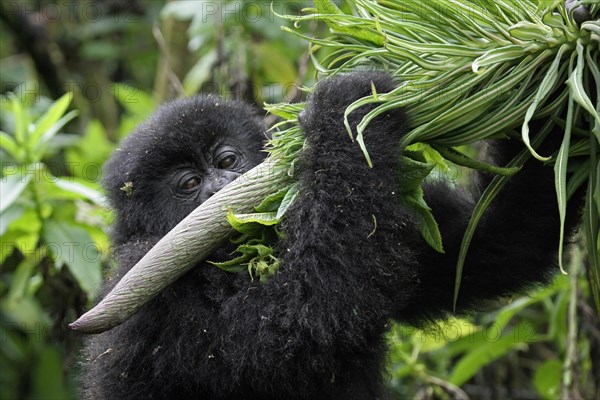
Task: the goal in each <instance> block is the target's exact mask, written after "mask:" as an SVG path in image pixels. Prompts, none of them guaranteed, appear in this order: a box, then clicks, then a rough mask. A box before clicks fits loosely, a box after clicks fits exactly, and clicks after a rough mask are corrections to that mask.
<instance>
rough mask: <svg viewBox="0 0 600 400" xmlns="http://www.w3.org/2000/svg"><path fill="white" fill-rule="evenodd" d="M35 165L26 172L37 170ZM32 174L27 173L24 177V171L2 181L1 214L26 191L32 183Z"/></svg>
mask: <svg viewBox="0 0 600 400" xmlns="http://www.w3.org/2000/svg"><path fill="white" fill-rule="evenodd" d="M36 169H37V168H36V167H35V166H34V165H30V166H28V167H27V168H26V171H30V170H36ZM31 178H32V174H30V173H27V174H25V176H23V173H22V170H20V171H19V172H17V173H16V174H15V175H12V176H4V177H3V178H2V180H0V193H2V195H1V196H0V213H2V212H4V210H6V209H7V208H8V207H9V206H10V205H11V204H13V203H14V202H15V200H17V199H18V198H19V196H20V195H21V193H22V192H23V190H25V188H26V187H27V185H28V184H29V182H30V181H31Z"/></svg>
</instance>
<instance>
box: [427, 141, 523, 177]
mask: <svg viewBox="0 0 600 400" xmlns="http://www.w3.org/2000/svg"><path fill="white" fill-rule="evenodd" d="M431 147H433V149H435V150H436V151H437V152H438V153H440V154H441V155H442V157H444V158H445V159H446V160H448V161H451V162H453V163H454V164H456V165H460V166H462V167H467V168H471V169H476V170H479V171H483V172H488V173H492V174H498V175H504V176H513V175H514V174H516V173H517V172H519V168H516V167H515V168H503V167H498V166H495V165H493V164H488V163H485V162H482V161H478V160H474V159H472V158H470V157H467V156H466V155H464V154H463V153H461V152H460V151H457V150H455V149H454V148H452V147H447V146H439V145H431Z"/></svg>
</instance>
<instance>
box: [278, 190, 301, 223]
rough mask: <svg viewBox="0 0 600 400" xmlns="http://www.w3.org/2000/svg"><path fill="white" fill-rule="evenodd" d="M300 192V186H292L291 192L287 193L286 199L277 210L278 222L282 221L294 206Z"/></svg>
mask: <svg viewBox="0 0 600 400" xmlns="http://www.w3.org/2000/svg"><path fill="white" fill-rule="evenodd" d="M299 192H300V189H299V185H298V184H294V185H292V186H291V187H290V188H289V190H288V191H287V192H286V194H285V197H284V198H283V199H282V200H281V205H280V206H279V209H278V210H277V214H276V215H275V219H276V220H277V221H281V219H282V218H283V216H284V215H285V213H286V212H287V210H288V209H289V208H290V207H291V206H292V205H293V204H294V200H296V198H297V197H298V193H299Z"/></svg>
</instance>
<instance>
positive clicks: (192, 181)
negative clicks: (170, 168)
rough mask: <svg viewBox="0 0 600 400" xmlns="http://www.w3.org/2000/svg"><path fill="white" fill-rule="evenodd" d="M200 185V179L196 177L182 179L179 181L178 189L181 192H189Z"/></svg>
mask: <svg viewBox="0 0 600 400" xmlns="http://www.w3.org/2000/svg"><path fill="white" fill-rule="evenodd" d="M198 185H200V178H199V177H197V176H195V175H194V176H188V177H184V178H182V179H181V180H180V181H179V185H178V186H179V188H178V189H180V190H183V191H190V190H192V189H195V188H196V187H197V186H198Z"/></svg>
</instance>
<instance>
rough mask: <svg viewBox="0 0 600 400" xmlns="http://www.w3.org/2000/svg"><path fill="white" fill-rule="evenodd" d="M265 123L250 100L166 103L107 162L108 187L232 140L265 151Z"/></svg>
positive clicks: (194, 158)
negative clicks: (242, 101) (244, 101)
mask: <svg viewBox="0 0 600 400" xmlns="http://www.w3.org/2000/svg"><path fill="white" fill-rule="evenodd" d="M264 132H265V127H264V126H263V124H262V121H261V119H260V118H259V116H258V115H257V113H256V112H255V110H254V109H253V108H252V107H250V106H249V105H247V104H244V103H241V102H237V101H227V100H224V99H222V98H220V97H218V96H215V95H208V96H196V97H192V98H187V99H179V100H175V101H172V102H169V103H166V104H164V105H162V106H161V107H159V108H158V109H157V111H156V112H155V113H154V115H152V116H151V117H150V118H149V119H148V120H147V121H146V122H144V123H142V124H141V125H139V126H138V127H137V128H136V130H135V131H134V132H133V133H132V134H131V135H129V136H128V137H127V138H126V139H125V140H124V141H123V142H122V143H121V144H120V146H118V149H117V150H116V151H115V153H114V154H113V157H112V158H111V160H109V162H108V163H107V164H106V166H105V185H107V186H110V185H111V184H112V183H114V182H121V184H122V183H123V182H126V181H129V180H134V179H135V177H139V176H142V175H147V174H151V173H156V172H157V171H156V169H161V168H163V167H167V166H171V165H173V164H174V163H177V162H178V161H181V162H194V161H198V160H199V159H200V158H201V157H202V156H203V155H204V154H205V153H206V149H211V148H212V147H214V146H217V145H219V144H222V142H226V143H227V144H229V145H233V146H235V145H239V146H242V147H244V148H246V149H248V150H250V151H257V152H258V151H260V150H261V149H262V148H263V142H264V139H265V135H264Z"/></svg>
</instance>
